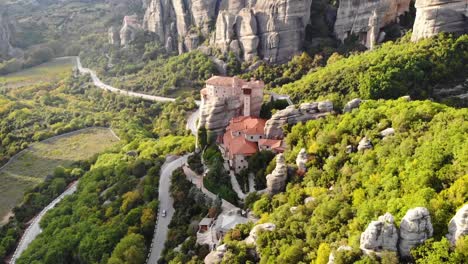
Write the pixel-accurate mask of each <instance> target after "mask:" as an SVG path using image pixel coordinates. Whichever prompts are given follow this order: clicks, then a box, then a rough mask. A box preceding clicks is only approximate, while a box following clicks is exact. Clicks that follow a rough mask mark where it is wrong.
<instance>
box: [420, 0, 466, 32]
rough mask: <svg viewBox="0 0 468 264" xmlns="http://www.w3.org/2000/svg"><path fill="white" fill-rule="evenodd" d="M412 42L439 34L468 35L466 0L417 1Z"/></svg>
mask: <svg viewBox="0 0 468 264" xmlns="http://www.w3.org/2000/svg"><path fill="white" fill-rule="evenodd" d="M415 6H416V19H415V21H414V26H413V34H412V36H411V38H412V40H413V41H417V40H419V39H422V38H428V37H432V36H434V35H437V34H438V33H440V32H451V33H458V34H465V33H468V18H467V17H468V3H467V1H466V0H417V1H416V4H415Z"/></svg>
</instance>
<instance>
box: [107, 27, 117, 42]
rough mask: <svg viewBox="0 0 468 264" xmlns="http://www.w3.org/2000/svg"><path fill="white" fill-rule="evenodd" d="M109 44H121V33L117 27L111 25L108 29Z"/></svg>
mask: <svg viewBox="0 0 468 264" xmlns="http://www.w3.org/2000/svg"><path fill="white" fill-rule="evenodd" d="M107 34H108V39H109V44H111V45H120V33H119V31H118V30H117V28H115V27H110V28H109V30H108V31H107Z"/></svg>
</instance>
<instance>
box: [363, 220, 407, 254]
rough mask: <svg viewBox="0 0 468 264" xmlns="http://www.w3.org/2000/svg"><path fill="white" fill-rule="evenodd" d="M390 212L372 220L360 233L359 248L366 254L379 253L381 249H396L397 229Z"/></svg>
mask: <svg viewBox="0 0 468 264" xmlns="http://www.w3.org/2000/svg"><path fill="white" fill-rule="evenodd" d="M394 222H395V220H394V218H393V216H392V215H391V214H390V213H386V214H385V215H383V216H380V217H379V219H378V220H377V221H372V222H371V223H370V224H369V225H368V226H367V228H366V231H364V232H363V233H362V234H361V243H360V248H361V249H362V250H363V251H364V253H366V254H372V253H374V254H377V255H378V254H379V253H380V252H382V251H397V242H398V229H397V228H396V227H395V223H394Z"/></svg>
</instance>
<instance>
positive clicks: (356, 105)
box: [343, 98, 362, 113]
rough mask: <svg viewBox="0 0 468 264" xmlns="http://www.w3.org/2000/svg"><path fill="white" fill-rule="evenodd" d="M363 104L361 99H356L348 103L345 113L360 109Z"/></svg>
mask: <svg viewBox="0 0 468 264" xmlns="http://www.w3.org/2000/svg"><path fill="white" fill-rule="evenodd" d="M361 103H362V100H361V99H360V98H355V99H353V100H351V101H349V102H348V103H346V105H345V107H344V109H343V112H344V113H349V112H351V111H352V110H353V109H356V108H359V106H360V105H361Z"/></svg>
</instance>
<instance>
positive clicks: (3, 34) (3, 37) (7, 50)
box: [0, 11, 22, 59]
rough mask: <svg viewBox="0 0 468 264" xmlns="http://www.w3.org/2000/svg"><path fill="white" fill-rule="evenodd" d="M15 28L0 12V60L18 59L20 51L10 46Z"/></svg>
mask: <svg viewBox="0 0 468 264" xmlns="http://www.w3.org/2000/svg"><path fill="white" fill-rule="evenodd" d="M14 31H15V28H14V26H13V23H12V21H10V19H9V18H8V16H7V15H6V14H3V12H1V11H0V59H2V58H3V59H9V58H11V57H20V56H21V55H22V52H21V50H20V49H17V48H14V47H13V46H12V45H11V42H12V40H13V36H14Z"/></svg>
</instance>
